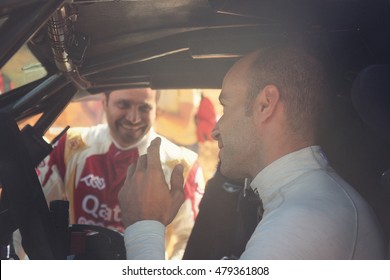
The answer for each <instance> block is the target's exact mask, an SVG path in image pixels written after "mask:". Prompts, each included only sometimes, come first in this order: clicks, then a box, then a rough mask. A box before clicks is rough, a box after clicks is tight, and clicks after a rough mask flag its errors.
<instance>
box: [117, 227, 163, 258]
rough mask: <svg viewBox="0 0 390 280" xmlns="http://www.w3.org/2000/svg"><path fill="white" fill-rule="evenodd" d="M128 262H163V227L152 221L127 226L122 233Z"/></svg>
mask: <svg viewBox="0 0 390 280" xmlns="http://www.w3.org/2000/svg"><path fill="white" fill-rule="evenodd" d="M124 240H125V247H126V256H127V259H128V260H164V259H165V246H164V245H165V226H164V225H163V224H162V223H160V222H158V221H152V220H145V221H139V222H136V223H134V224H132V225H131V226H128V227H127V228H126V230H125V233H124Z"/></svg>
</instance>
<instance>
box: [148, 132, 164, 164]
mask: <svg viewBox="0 0 390 280" xmlns="http://www.w3.org/2000/svg"><path fill="white" fill-rule="evenodd" d="M160 144H161V138H160V137H157V138H155V139H153V141H152V142H151V143H150V145H149V147H148V154H147V158H148V159H147V161H148V167H150V168H152V169H153V168H159V169H162V168H161V162H160Z"/></svg>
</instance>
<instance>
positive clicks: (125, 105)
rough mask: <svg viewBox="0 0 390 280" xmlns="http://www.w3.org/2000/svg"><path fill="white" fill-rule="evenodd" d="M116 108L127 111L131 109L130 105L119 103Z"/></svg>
mask: <svg viewBox="0 0 390 280" xmlns="http://www.w3.org/2000/svg"><path fill="white" fill-rule="evenodd" d="M116 106H117V107H118V108H119V109H126V108H127V107H129V104H127V103H126V102H119V103H117V104H116Z"/></svg>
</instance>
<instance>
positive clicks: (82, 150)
mask: <svg viewBox="0 0 390 280" xmlns="http://www.w3.org/2000/svg"><path fill="white" fill-rule="evenodd" d="M157 136H159V135H157V134H156V133H155V132H154V131H153V130H151V131H150V132H149V133H148V134H147V135H145V136H144V138H143V139H142V140H140V141H139V142H138V143H137V144H135V145H133V146H131V147H127V148H125V149H124V148H121V147H119V145H118V144H116V143H115V142H114V141H113V139H112V138H111V135H110V132H109V128H108V126H107V125H106V124H103V125H97V126H94V127H91V128H83V129H70V130H69V131H68V132H67V134H66V135H64V136H63V137H62V138H61V139H60V140H59V141H58V142H57V144H56V145H55V147H54V149H53V151H52V153H51V154H50V155H49V156H48V157H47V158H46V159H45V160H44V161H43V162H42V163H41V164H40V165H39V167H38V168H37V173H38V177H39V179H40V181H41V184H42V187H43V191H44V194H45V196H46V199H47V201H48V202H49V201H52V200H58V199H61V200H69V203H70V207H69V209H70V222H71V223H72V224H73V223H76V224H90V225H98V226H103V227H106V228H110V229H115V230H118V231H120V232H123V231H124V229H123V227H122V223H121V211H120V208H119V204H118V199H117V196H118V192H119V190H120V189H121V187H122V186H123V183H124V181H125V178H126V172H127V168H128V167H129V165H130V164H132V163H134V162H135V161H136V160H137V159H138V157H139V156H140V155H142V154H145V153H146V149H147V147H148V146H149V144H150V142H151V140H153V139H154V138H155V137H157ZM159 137H161V136H159ZM161 139H162V141H161V148H160V158H161V162H162V167H163V171H164V174H165V178H166V180H167V183H168V184H169V181H170V176H171V173H172V169H173V167H174V166H175V165H176V164H178V163H181V164H183V166H184V178H185V186H184V188H185V194H186V200H185V202H184V204H183V206H182V207H181V209H180V211H179V213H178V215H177V216H176V218H175V219H174V220H173V222H172V223H171V224H170V225H169V226H168V228H167V232H166V234H167V238H166V248H167V252H166V254H167V257H168V258H171V259H172V258H181V257H182V254H183V252H184V249H185V246H186V243H187V240H188V237H189V235H190V233H191V229H192V227H193V224H194V219H195V217H196V215H197V213H198V204H199V201H200V198H201V197H202V195H203V190H204V178H203V173H202V170H201V168H200V167H199V165H198V163H197V154H196V153H194V152H192V151H190V150H188V149H186V148H184V147H179V146H177V145H175V144H173V143H172V142H170V141H168V140H167V139H165V138H164V137H161Z"/></svg>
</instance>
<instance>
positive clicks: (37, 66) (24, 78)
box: [0, 45, 47, 94]
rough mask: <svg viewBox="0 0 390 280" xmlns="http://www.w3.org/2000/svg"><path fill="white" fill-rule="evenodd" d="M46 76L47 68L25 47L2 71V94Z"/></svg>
mask: <svg viewBox="0 0 390 280" xmlns="http://www.w3.org/2000/svg"><path fill="white" fill-rule="evenodd" d="M46 74H47V72H46V70H45V68H44V67H43V66H42V65H41V63H40V62H39V61H38V60H37V59H36V58H35V56H34V55H33V54H32V53H31V52H30V50H29V49H28V47H27V46H26V45H24V46H23V47H22V48H21V49H20V50H19V51H18V52H16V54H15V55H14V56H13V57H12V58H11V59H10V60H9V61H8V62H7V63H6V64H5V65H4V67H3V68H1V69H0V94H2V93H4V92H7V91H10V90H11V89H14V88H18V87H20V86H23V85H25V84H28V83H30V82H32V81H35V80H38V79H40V78H42V77H44V76H46Z"/></svg>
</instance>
